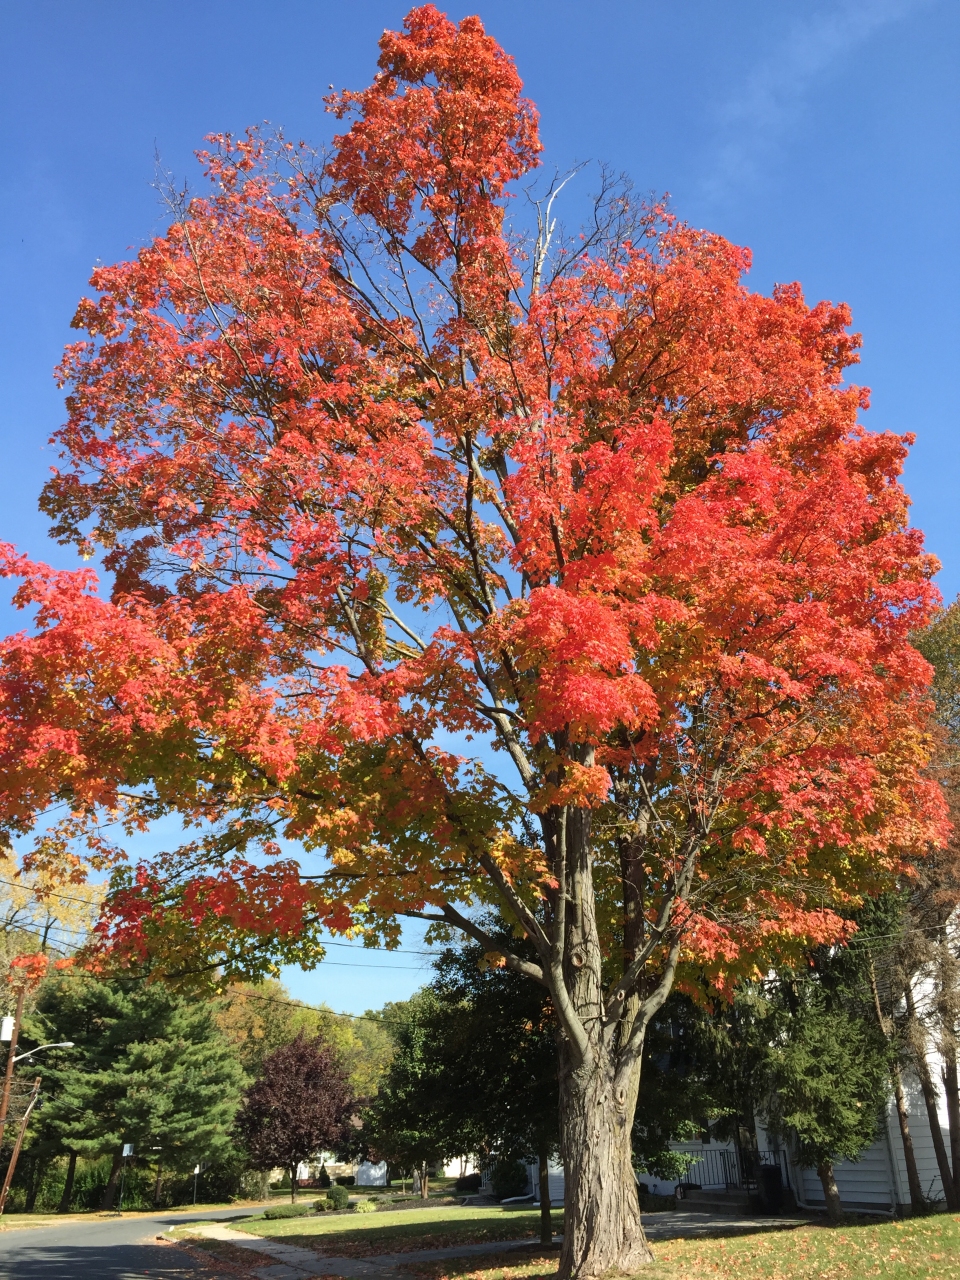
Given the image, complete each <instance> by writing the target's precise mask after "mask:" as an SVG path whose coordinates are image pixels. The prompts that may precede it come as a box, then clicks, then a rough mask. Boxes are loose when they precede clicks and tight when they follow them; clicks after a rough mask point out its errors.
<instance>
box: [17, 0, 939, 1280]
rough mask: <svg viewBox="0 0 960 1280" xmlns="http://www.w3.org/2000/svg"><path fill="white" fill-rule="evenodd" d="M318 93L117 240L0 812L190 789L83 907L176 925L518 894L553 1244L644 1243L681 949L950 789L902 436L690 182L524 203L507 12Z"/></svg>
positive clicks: (253, 947)
mask: <svg viewBox="0 0 960 1280" xmlns="http://www.w3.org/2000/svg"><path fill="white" fill-rule="evenodd" d="M329 105H330V107H331V109H332V110H333V111H334V112H335V113H336V114H337V115H338V116H340V117H341V118H343V119H344V120H345V121H348V122H349V123H348V126H347V127H346V131H345V132H344V133H343V134H342V135H341V136H340V137H338V138H337V139H336V141H335V146H334V149H333V151H332V153H331V155H330V156H329V157H327V158H326V159H323V158H321V159H317V158H316V157H315V156H314V155H313V153H311V152H310V151H309V150H307V149H306V148H303V147H293V146H291V145H290V144H288V143H286V142H284V141H283V140H282V139H274V140H270V139H266V138H264V137H262V136H261V135H260V134H258V133H256V132H251V133H250V134H248V135H247V136H246V137H244V138H242V139H236V138H231V137H220V138H217V139H214V141H213V146H212V149H211V150H210V151H209V152H205V153H202V156H201V158H202V161H203V165H204V168H205V171H206V173H207V176H208V178H209V190H208V193H207V194H205V195H203V196H197V197H194V198H193V199H191V200H190V201H189V202H188V203H186V204H185V205H182V206H178V207H177V208H176V209H175V211H174V216H173V218H172V221H171V225H170V227H169V229H168V230H167V231H166V233H165V234H164V235H162V236H159V237H158V238H157V239H155V240H154V241H153V243H152V244H150V245H149V246H148V247H146V248H144V249H143V250H142V251H141V252H140V253H138V254H137V256H136V257H135V258H134V259H133V260H131V261H129V262H124V263H121V264H119V265H117V266H112V267H104V268H100V269H98V270H97V271H96V272H95V273H94V276H93V280H92V283H93V285H94V288H95V289H96V291H97V296H96V297H95V298H92V299H88V300H85V301H84V302H82V303H81V305H80V308H79V310H78V312H77V316H76V320H75V324H76V326H77V327H78V328H80V329H81V330H85V331H86V334H87V335H88V336H87V337H85V338H84V339H83V340H81V341H79V342H78V343H77V344H75V345H74V346H72V347H70V348H69V349H68V351H67V353H66V356H65V359H64V363H63V366H62V369H61V377H62V379H63V382H64V383H65V384H66V385H67V387H68V388H69V395H68V401H67V403H68V409H69V417H68V421H67V423H66V425H65V426H64V428H63V429H62V430H61V431H60V432H59V433H58V436H57V440H58V443H59V445H60V448H61V450H62V453H63V456H64V459H65V466H64V468H63V469H62V470H61V471H59V472H58V473H57V474H55V476H54V478H53V479H52V480H51V481H50V483H49V484H48V486H47V488H46V490H45V494H44V497H43V508H44V510H46V511H47V512H48V513H49V514H50V515H51V516H52V517H53V518H54V521H55V525H54V528H55V532H56V534H57V536H59V537H60V538H62V539H64V540H66V541H70V542H73V543H74V544H76V545H77V546H79V547H80V548H81V550H83V551H85V552H86V553H89V554H93V553H95V552H97V553H103V554H104V565H105V567H106V569H107V570H108V571H109V572H110V573H111V574H112V575H113V582H114V586H113V590H112V593H111V595H110V598H109V599H103V598H101V597H99V596H98V595H97V594H96V581H95V578H94V576H93V575H92V574H91V573H89V572H82V573H77V574H67V573H56V572H54V571H52V570H49V569H47V568H45V567H43V566H39V565H34V564H30V563H28V562H26V561H25V560H24V559H22V558H20V557H18V556H17V555H16V554H15V553H14V551H13V550H12V549H8V550H7V551H6V552H5V558H4V562H3V563H4V566H5V571H6V572H7V573H9V574H12V575H16V576H19V577H20V578H22V579H23V585H21V587H20V589H19V591H18V594H17V601H18V603H19V604H21V605H22V606H24V607H26V606H35V607H36V609H37V620H36V627H35V630H34V632H33V633H31V634H29V635H28V634H21V635H18V636H14V637H11V638H9V639H8V640H6V641H5V642H4V643H3V647H2V650H0V657H2V672H0V761H2V763H3V766H4V768H5V770H7V771H8V777H9V779H10V782H9V785H8V789H7V791H6V794H5V797H4V799H3V801H2V810H0V817H2V819H3V821H4V822H5V824H6V825H7V827H8V828H9V829H11V830H13V831H17V832H25V831H27V830H29V829H30V828H31V826H32V825H33V824H34V822H35V821H36V819H37V818H38V816H39V815H41V814H42V813H44V811H45V810H46V809H47V808H49V807H50V806H52V805H53V804H55V803H57V802H60V801H64V800H65V801H67V802H68V808H69V815H68V817H67V818H66V819H65V820H64V821H62V822H61V823H60V824H59V825H56V826H54V827H52V828H51V829H49V830H46V831H45V832H44V834H43V836H42V837H41V838H40V839H39V841H38V842H37V845H36V847H35V849H34V851H33V853H32V854H31V855H30V856H31V858H32V860H33V862H34V863H35V864H36V865H45V866H61V867H65V868H67V869H69V868H71V867H73V868H74V869H75V874H77V875H81V874H82V872H83V868H82V862H83V859H84V858H86V859H93V860H94V861H96V862H98V863H99V864H100V865H104V864H108V863H111V862H114V861H116V860H117V859H119V858H120V857H121V856H122V851H121V850H119V849H117V848H115V847H113V846H112V845H111V844H110V843H108V842H107V840H106V837H105V836H104V834H103V831H102V829H101V827H100V826H99V825H98V821H99V819H100V817H101V816H102V815H103V814H104V813H106V814H109V815H111V816H113V817H115V818H118V819H119V820H120V823H121V829H124V828H125V829H126V830H127V831H128V832H130V831H133V830H136V829H137V828H138V827H145V826H146V825H147V824H149V823H150V822H151V821H152V820H153V819H155V818H157V817H159V816H162V815H164V814H169V813H177V814H180V815H182V817H183V818H184V820H185V821H186V822H187V823H188V824H189V825H192V826H194V827H195V828H196V829H197V831H196V836H195V838H194V839H192V840H190V842H189V843H188V844H186V845H185V846H183V847H182V848H180V849H178V850H176V851H173V852H170V853H168V854H166V855H163V856H162V857H160V858H158V859H154V860H153V861H150V862H145V863H143V864H141V865H139V866H137V867H135V868H133V869H130V870H128V871H125V870H122V869H121V871H119V872H118V873H117V877H116V880H115V892H114V894H113V895H112V898H111V900H110V904H109V914H108V916H107V918H106V920H105V922H104V925H103V927H102V934H101V938H102V945H103V948H105V949H112V950H113V951H114V952H117V951H119V952H121V953H122V954H124V955H125V956H126V957H127V958H128V959H130V960H132V961H134V962H137V963H144V962H150V963H153V964H154V965H156V966H157V968H158V969H159V971H161V972H167V973H169V972H171V971H174V970H181V971H182V970H184V969H186V970H190V969H192V968H197V967H201V966H202V965H204V964H207V965H209V964H214V963H218V964H219V965H220V966H221V967H222V969H223V970H225V971H226V972H227V973H228V974H233V973H248V974H249V973H251V972H255V971H256V970H257V965H258V963H260V961H261V959H262V962H263V963H268V962H269V961H271V960H273V959H275V958H276V957H278V956H279V957H282V958H286V959H300V960H303V961H309V960H310V958H311V957H315V956H316V954H317V945H318V942H317V940H318V936H319V933H320V931H322V930H323V929H324V928H327V929H332V930H335V931H345V930H350V929H355V930H362V931H364V932H365V933H366V934H367V936H368V937H370V938H371V939H380V940H387V941H388V942H392V941H395V940H396V939H397V938H398V924H397V920H398V917H400V916H402V915H404V914H408V915H409V914H420V915H423V916H425V917H426V918H427V919H430V920H432V921H436V922H438V923H439V924H440V925H442V926H445V927H446V926H451V927H458V928H460V929H463V930H465V931H466V932H467V933H469V934H471V935H472V936H473V937H475V938H478V939H480V940H481V941H488V940H487V939H486V935H485V934H484V933H483V930H482V929H481V928H480V927H479V926H478V925H477V924H476V922H475V920H474V919H473V918H472V915H471V908H472V907H473V906H474V905H475V904H477V903H483V902H497V903H498V904H499V905H501V906H502V907H503V908H504V909H505V910H507V911H508V912H509V913H510V914H511V916H512V918H513V919H514V920H515V921H516V924H517V928H518V929H520V930H522V931H524V932H525V933H526V934H528V935H529V937H530V938H531V940H532V941H533V943H534V946H535V948H536V951H537V953H538V955H539V963H538V964H533V963H531V962H529V961H525V960H522V959H520V958H519V957H517V956H513V955H509V954H508V955H504V954H503V952H502V949H501V948H500V947H497V946H494V945H493V944H492V943H491V945H490V950H491V953H496V954H497V956H499V959H500V962H503V963H506V964H508V965H510V966H512V967H514V968H516V969H517V970H518V971H520V972H524V973H527V974H529V975H530V976H531V977H533V978H534V979H536V980H537V981H541V982H543V983H544V984H545V985H546V986H547V987H548V988H549V991H550V996H551V1000H552V1002H553V1004H554V1006H555V1008H556V1011H557V1016H558V1019H559V1022H560V1025H561V1026H562V1028H563V1041H562V1045H561V1057H562V1070H561V1076H562V1083H563V1095H564V1126H565V1144H566V1147H567V1150H568V1153H573V1152H575V1153H576V1155H572V1154H571V1155H569V1156H568V1168H567V1177H568V1207H567V1212H568V1230H567V1233H566V1236H565V1244H564V1258H563V1262H562V1272H563V1274H564V1275H569V1274H573V1273H576V1274H579V1275H584V1276H586V1275H592V1274H599V1273H600V1272H603V1271H605V1270H607V1269H609V1268H610V1267H612V1266H619V1267H621V1268H622V1269H625V1270H629V1269H630V1267H631V1266H632V1265H634V1264H635V1263H636V1262H638V1261H640V1260H642V1259H644V1258H645V1257H647V1256H649V1254H648V1251H647V1250H646V1246H645V1243H644V1241H643V1235H642V1231H641V1230H640V1226H639V1216H638V1211H637V1207H636V1203H635V1196H633V1197H632V1199H631V1195H632V1193H631V1192H630V1191H629V1185H630V1179H629V1162H630V1152H629V1132H630V1126H631V1123H632V1115H633V1108H634V1105H635V1099H636V1091H637V1081H638V1073H639V1063H640V1051H641V1047H642V1040H643V1033H644V1029H645V1027H646V1024H647V1021H648V1019H649V1018H650V1016H652V1014H653V1012H654V1011H655V1009H656V1008H657V1007H659V1005H660V1004H661V1003H662V1002H663V1000H664V999H665V998H666V995H667V993H668V992H669V990H670V987H671V985H672V984H673V982H674V980H675V978H676V976H677V973H678V971H679V972H680V974H681V975H683V980H684V981H687V982H690V983H701V982H704V981H706V982H709V983H710V984H712V985H713V987H714V988H715V989H719V990H723V989H725V988H726V987H728V986H729V984H730V983H731V982H732V981H733V980H734V979H735V978H736V977H737V976H738V975H743V974H750V973H753V972H755V971H756V968H757V966H758V965H764V964H766V963H768V962H769V959H770V958H771V956H773V955H774V954H776V953H778V952H780V953H782V952H784V951H789V950H790V949H793V950H794V951H796V950H799V949H801V948H802V947H803V946H805V945H808V944H809V943H811V942H818V943H819V942H825V941H830V940H835V939H840V938H842V937H843V936H844V932H845V930H846V928H847V926H846V925H845V923H844V919H843V914H842V913H843V911H844V909H845V907H846V905H847V904H849V903H851V902H855V901H856V900H857V898H858V897H859V896H860V895H862V894H864V893H870V892H872V891H874V890H875V889H878V888H880V887H882V886H883V885H885V884H888V883H889V882H890V881H891V879H892V878H893V877H894V876H896V875H897V874H899V873H900V872H901V870H902V868H903V867H904V866H905V865H906V862H907V861H908V860H909V859H910V858H913V857H916V856H920V854H921V852H922V850H924V849H925V848H927V847H928V845H929V843H930V842H934V843H936V842H937V841H938V840H940V839H941V838H942V835H943V829H944V816H943V807H942V802H941V799H940V796H939V792H938V790H937V788H936V786H935V785H934V784H933V783H932V782H931V781H929V779H928V778H927V777H926V775H925V773H924V768H925V764H926V761H927V758H928V754H929V742H928V733H927V729H926V721H927V717H928V714H929V708H928V703H927V685H928V682H929V667H928V665H927V664H926V662H925V661H924V660H923V659H922V658H921V657H920V656H919V654H918V653H917V652H916V651H915V650H914V649H913V648H912V647H911V645H910V643H909V638H908V637H909V633H910V631H911V629H912V628H915V627H917V626H918V625H920V624H922V623H923V621H924V620H925V619H926V617H927V616H928V614H929V611H930V609H931V607H932V605H933V604H934V603H935V600H936V593H935V591H934V589H933V587H932V586H931V584H930V576H931V573H932V571H933V569H934V568H935V565H934V562H933V561H932V560H931V558H930V557H928V556H926V555H925V554H924V552H923V548H922V541H921V537H920V534H919V533H918V532H916V531H915V530H912V529H910V528H909V526H908V523H907V506H908V504H907V499H906V497H905V495H904V493H903V490H902V488H901V487H900V484H899V480H898V477H899V474H900V470H901V467H902V463H903V459H904V456H905V452H906V448H907V445H908V444H909V439H908V438H907V437H900V436H895V435H890V434H872V433H869V432H867V431H866V430H864V428H863V427H862V426H860V425H859V423H858V414H859V412H860V411H861V410H862V409H865V408H866V406H867V395H866V393H865V392H864V391H863V390H861V389H859V388H857V387H856V386H852V385H847V384H846V383H845V382H844V371H845V370H846V369H847V368H848V367H849V366H850V365H852V364H853V363H855V362H856V359H857V348H858V345H859V339H858V337H857V336H856V335H854V334H851V333H850V331H849V323H850V316H849V313H848V311H847V309H846V308H845V307H843V306H833V305H830V304H829V303H819V304H817V305H816V306H813V307H810V306H808V305H807V304H806V302H805V301H804V298H803V295H802V293H801V290H800V288H799V286H797V285H785V286H781V287H778V288H777V289H775V290H774V292H773V294H772V296H770V297H766V296H762V295H759V294H756V293H751V292H750V291H749V290H748V289H747V288H746V287H745V285H744V283H743V275H744V272H745V271H746V269H747V268H748V266H749V254H748V252H747V251H746V250H744V249H741V248H737V247H736V246H733V245H731V244H729V243H728V242H727V241H725V240H724V239H722V238H721V237H719V236H716V235H712V234H710V233H709V232H705V231H696V230H693V229H692V228H690V227H688V226H686V225H684V224H683V223H681V222H680V221H678V220H677V219H676V218H675V217H674V216H673V214H672V213H670V212H669V211H668V210H667V209H666V208H665V207H660V206H656V207H638V206H637V205H635V204H634V203H633V201H632V200H631V199H630V197H629V193H628V192H627V191H626V190H625V189H623V188H622V187H618V186H617V185H616V184H612V185H611V184H609V183H607V182H604V183H603V185H602V189H601V192H600V194H599V196H598V198H597V202H596V209H595V218H594V222H593V224H592V227H591V229H590V230H589V231H588V232H585V233H584V235H583V236H582V237H579V238H573V239H569V240H565V239H564V238H563V237H562V236H561V235H560V233H559V232H557V230H556V227H555V224H554V222H553V221H552V212H551V211H552V208H553V207H554V205H553V203H552V198H551V197H547V198H545V200H544V201H542V202H541V203H540V204H539V205H538V206H536V208H535V213H536V215H537V226H538V228H539V230H538V231H535V232H533V233H531V235H530V236H529V237H524V235H523V217H522V212H521V213H519V214H518V215H517V216H516V217H514V218H513V219H512V220H511V219H508V216H507V213H508V209H509V208H510V205H509V196H510V186H509V184H511V183H515V181H516V180H517V179H519V178H522V177H523V176H524V175H525V174H527V173H529V171H530V170H531V169H532V168H533V167H534V166H535V165H536V164H537V162H538V161H537V158H538V155H539V151H540V143H539V139H538V134H537V116H536V112H535V110H534V108H533V107H532V105H531V104H530V103H529V102H527V101H526V100H524V99H523V97H522V96H521V82H520V80H519V77H518V75H517V72H516V69H515V68H514V65H513V63H512V61H511V60H510V59H509V58H508V57H507V55H506V54H505V53H504V52H503V51H502V50H501V49H500V48H499V47H498V46H497V45H496V43H495V42H494V41H493V40H492V39H491V38H490V37H489V36H487V35H486V34H485V32H484V30H483V27H482V25H481V23H480V22H479V20H478V19H476V18H467V19H464V20H463V21H462V22H461V23H460V24H459V26H457V25H455V24H453V23H451V22H449V21H448V20H447V19H446V18H445V17H443V15H441V14H440V13H438V12H437V11H436V10H435V9H434V8H433V7H432V6H429V5H428V6H425V7H423V8H419V9H414V10H413V11H412V12H411V13H410V14H409V15H408V17H407V19H406V21H405V24H404V30H403V31H402V32H400V33H397V32H387V33H385V35H384V36H383V39H382V41H381V58H380V72H379V74H378V76H377V77H376V79H375V81H374V83H373V84H372V85H371V86H370V88H368V89H366V90H364V91H363V92H362V93H345V94H341V95H334V96H333V97H332V98H331V99H330V102H329ZM553 194H554V195H555V192H554V193H553ZM478 739H480V740H481V742H482V743H483V745H482V746H481V748H480V749H479V750H478V749H477V748H476V747H473V746H471V745H470V744H471V742H473V741H476V740H478ZM491 747H492V749H493V750H494V751H497V752H499V753H500V754H499V755H497V756H495V755H492V754H491V753H490V748H491ZM281 838H282V839H285V840H287V841H293V842H296V843H298V844H299V845H300V846H302V847H303V848H305V849H306V850H308V851H309V850H316V851H320V852H321V853H322V854H323V855H324V857H325V858H326V863H325V865H324V869H323V870H322V871H321V873H319V874H318V875H317V876H315V877H312V878H311V877H308V876H306V875H305V874H304V873H303V870H302V868H301V866H300V865H299V864H298V861H297V860H296V859H295V858H293V857H291V856H286V855H285V854H284V853H283V852H282V845H281V843H280V841H281ZM83 840H86V841H87V844H88V848H87V849H86V852H85V853H83V854H81V852H78V841H80V842H81V843H82V841H83Z"/></svg>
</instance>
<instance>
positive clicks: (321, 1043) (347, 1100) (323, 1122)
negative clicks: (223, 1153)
mask: <svg viewBox="0 0 960 1280" xmlns="http://www.w3.org/2000/svg"><path fill="white" fill-rule="evenodd" d="M353 1101H354V1100H353V1096H352V1094H351V1091H350V1087H349V1084H348V1082H347V1077H346V1073H345V1071H344V1069H343V1067H342V1066H341V1064H340V1062H339V1061H338V1059H337V1056H336V1053H335V1051H334V1049H333V1047H332V1046H331V1045H330V1044H328V1043H327V1042H326V1041H325V1040H324V1039H323V1038H322V1037H320V1036H317V1037H314V1038H313V1039H307V1038H306V1036H304V1034H303V1033H302V1032H300V1033H298V1035H297V1036H296V1037H295V1038H294V1039H293V1040H291V1041H290V1042H289V1043H288V1044H285V1045H282V1046H281V1047H280V1048H279V1049H275V1050H274V1051H273V1053H271V1054H269V1055H268V1056H267V1057H266V1058H265V1059H264V1060H263V1063H262V1065H261V1068H260V1076H259V1078H258V1079H257V1080H255V1081H254V1083H253V1084H252V1085H251V1086H250V1087H249V1088H248V1089H247V1091H246V1094H245V1095H244V1099H243V1106H242V1107H241V1109H240V1112H239V1114H238V1116H237V1124H236V1129H237V1133H238V1134H239V1135H240V1137H241V1139H242V1141H243V1144H244V1146H245V1148H246V1150H247V1153H248V1155H249V1157H250V1161H251V1163H252V1165H253V1167H254V1168H255V1169H272V1168H273V1167H274V1166H275V1165H279V1166H280V1167H281V1168H283V1169H286V1170H287V1172H288V1173H289V1175H290V1198H291V1200H296V1198H297V1171H298V1169H299V1166H300V1165H301V1164H302V1163H304V1162H305V1161H307V1160H309V1159H310V1158H311V1157H312V1156H316V1155H318V1154H319V1153H320V1152H321V1151H325V1150H329V1149H331V1148H335V1147H337V1146H339V1145H341V1144H342V1143H343V1142H344V1139H345V1137H346V1135H347V1133H348V1125H349V1120H350V1113H351V1111H352V1108H353Z"/></svg>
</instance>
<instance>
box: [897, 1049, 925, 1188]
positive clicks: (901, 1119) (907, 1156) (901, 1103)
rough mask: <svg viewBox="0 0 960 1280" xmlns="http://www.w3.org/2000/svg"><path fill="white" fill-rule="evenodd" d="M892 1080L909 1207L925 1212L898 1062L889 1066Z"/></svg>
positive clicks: (908, 1112) (908, 1113)
mask: <svg viewBox="0 0 960 1280" xmlns="http://www.w3.org/2000/svg"><path fill="white" fill-rule="evenodd" d="M890 1078H891V1080H892V1081H893V1096H894V1098H895V1100H896V1104H897V1124H898V1125H899V1126H900V1141H901V1142H902V1143H903V1162H904V1164H905V1165H906V1166H907V1186H908V1187H909V1188H910V1208H911V1210H912V1211H913V1212H914V1213H925V1212H926V1208H927V1202H926V1199H925V1198H924V1194H923V1184H922V1183H921V1181H920V1171H919V1170H918V1168H917V1153H916V1152H915V1151H914V1149H913V1135H912V1134H911V1132H910V1111H909V1108H908V1107H907V1100H906V1098H905V1097H904V1094H903V1077H902V1076H901V1074H900V1064H899V1063H897V1062H894V1063H893V1065H892V1066H891V1068H890Z"/></svg>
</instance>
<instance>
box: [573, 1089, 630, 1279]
mask: <svg viewBox="0 0 960 1280" xmlns="http://www.w3.org/2000/svg"><path fill="white" fill-rule="evenodd" d="M578 1076H579V1079H578ZM635 1097H636V1094H635V1092H634V1095H633V1097H627V1096H626V1094H625V1092H624V1091H622V1090H620V1089H616V1088H615V1087H614V1082H613V1079H612V1071H611V1070H610V1069H609V1067H608V1065H607V1064H606V1063H600V1064H597V1066H596V1067H594V1069H593V1070H590V1069H589V1067H588V1068H586V1069H581V1071H579V1072H576V1071H573V1072H570V1073H569V1074H568V1075H567V1076H566V1078H565V1079H564V1078H563V1077H561V1126H562V1133H563V1148H564V1166H565V1170H566V1175H567V1176H566V1194H565V1196H564V1212H563V1223H564V1225H563V1246H562V1249H561V1253H560V1268H559V1272H558V1276H557V1280H599V1278H600V1277H601V1276H606V1275H609V1274H611V1273H615V1272H622V1273H625V1274H635V1273H636V1272H637V1271H638V1270H639V1269H640V1268H641V1267H644V1266H646V1265H647V1264H648V1263H650V1262H653V1251H652V1249H651V1248H650V1246H649V1244H648V1243H647V1238H646V1236H645V1235H644V1232H643V1225H642V1223H641V1220H640V1201H639V1198H638V1196H637V1180H636V1177H635V1175H634V1172H633V1160H632V1149H631V1143H630V1131H631V1127H632V1121H633V1109H634V1102H635Z"/></svg>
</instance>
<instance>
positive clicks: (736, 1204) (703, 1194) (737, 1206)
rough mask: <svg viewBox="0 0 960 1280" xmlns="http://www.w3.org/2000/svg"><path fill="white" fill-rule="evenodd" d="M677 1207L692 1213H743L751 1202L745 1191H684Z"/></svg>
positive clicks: (749, 1206)
mask: <svg viewBox="0 0 960 1280" xmlns="http://www.w3.org/2000/svg"><path fill="white" fill-rule="evenodd" d="M677 1207H678V1208H680V1209H688V1210H690V1211H691V1212H692V1213H701V1212H703V1213H707V1212H709V1213H745V1212H747V1211H748V1210H749V1209H750V1208H751V1200H750V1196H749V1195H748V1193H747V1192H746V1191H719V1190H718V1191H686V1192H684V1196H683V1199H682V1200H679V1201H678V1202H677Z"/></svg>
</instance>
